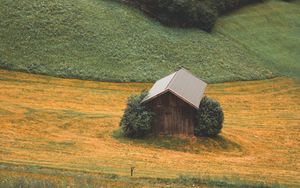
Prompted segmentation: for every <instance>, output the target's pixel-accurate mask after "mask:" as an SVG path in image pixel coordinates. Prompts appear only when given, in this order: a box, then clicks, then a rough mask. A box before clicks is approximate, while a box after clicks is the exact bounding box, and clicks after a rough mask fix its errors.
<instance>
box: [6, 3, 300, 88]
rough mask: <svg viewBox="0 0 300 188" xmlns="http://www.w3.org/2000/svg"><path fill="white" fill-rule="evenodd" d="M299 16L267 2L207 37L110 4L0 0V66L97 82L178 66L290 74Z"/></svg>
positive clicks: (236, 73) (287, 6)
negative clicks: (163, 24) (0, 0)
mask: <svg viewBox="0 0 300 188" xmlns="http://www.w3.org/2000/svg"><path fill="white" fill-rule="evenodd" d="M299 16H300V6H299V3H285V2H277V1H270V2H267V3H265V4H262V5H255V6H251V7H250V8H249V7H246V8H243V9H241V10H240V11H238V12H236V13H235V14H233V15H229V16H226V17H224V18H222V19H220V21H219V22H218V23H217V26H216V27H215V29H214V31H213V33H212V34H208V33H205V32H203V31H200V30H198V29H176V28H167V27H164V26H162V25H160V24H159V23H158V22H155V21H153V20H152V19H150V18H147V17H146V16H145V15H144V14H142V13H141V12H140V11H138V10H135V9H134V8H130V7H128V6H125V5H122V4H121V3H119V2H116V1H108V0H83V1H75V0H65V1H56V0H50V1H40V0H33V1H29V0H23V1H17V2H16V1H11V0H3V1H2V2H1V4H0V67H2V68H6V69H12V70H20V71H26V72H31V73H39V74H47V75H54V76H60V77H74V78H81V79H93V80H105V81H153V80H156V79H158V78H159V77H161V76H163V75H165V74H167V73H170V72H172V71H174V70H176V69H178V68H179V67H181V66H184V67H186V68H188V69H190V70H192V72H194V73H195V74H197V75H198V76H200V77H201V78H203V79H205V80H207V81H209V82H224V81H233V80H253V79H264V78H269V77H273V76H276V75H288V76H289V75H291V76H295V75H296V74H297V72H299V60H300V58H299V55H298V53H297V52H298V51H300V45H299V40H300V39H299V38H300V37H299V27H300V23H299V19H298V18H299ZM279 31H281V32H279ZM296 76H297V75H296Z"/></svg>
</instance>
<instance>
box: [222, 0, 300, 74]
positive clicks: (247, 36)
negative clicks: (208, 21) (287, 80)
mask: <svg viewBox="0 0 300 188" xmlns="http://www.w3.org/2000/svg"><path fill="white" fill-rule="evenodd" d="M293 2H294V3H286V2H284V1H270V2H268V3H264V4H261V5H259V6H249V7H247V8H243V9H241V10H238V11H236V12H235V13H234V14H232V15H230V16H226V17H223V19H221V20H220V21H219V23H218V26H217V27H216V28H217V29H216V32H218V33H221V34H224V36H225V37H226V38H231V39H232V40H233V41H235V42H237V43H239V44H240V45H242V46H244V47H245V49H247V50H249V51H251V52H253V53H254V54H256V55H257V56H258V57H260V58H262V59H263V62H264V65H265V66H266V67H268V68H270V69H271V70H273V71H276V70H278V71H279V72H280V73H281V74H282V75H287V76H292V77H294V78H300V74H299V73H300V53H299V52H300V19H299V18H300V1H293Z"/></svg>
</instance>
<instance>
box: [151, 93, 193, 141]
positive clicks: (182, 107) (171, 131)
mask: <svg viewBox="0 0 300 188" xmlns="http://www.w3.org/2000/svg"><path fill="white" fill-rule="evenodd" d="M148 105H149V106H150V108H151V109H152V110H153V111H154V113H155V116H154V118H153V122H152V127H153V133H154V134H162V135H183V136H194V122H195V120H194V117H195V116H194V114H195V109H194V108H193V107H191V106H190V105H189V104H187V103H185V102H184V101H182V100H181V99H179V98H178V97H177V96H175V95H173V94H172V93H170V92H168V93H165V94H163V95H161V96H159V97H157V98H155V99H154V100H152V101H150V102H149V103H148Z"/></svg>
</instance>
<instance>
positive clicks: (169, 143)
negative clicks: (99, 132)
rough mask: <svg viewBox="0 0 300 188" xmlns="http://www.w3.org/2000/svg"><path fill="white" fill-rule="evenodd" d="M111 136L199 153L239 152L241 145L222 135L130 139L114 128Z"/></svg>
mask: <svg viewBox="0 0 300 188" xmlns="http://www.w3.org/2000/svg"><path fill="white" fill-rule="evenodd" d="M112 136H113V138H115V139H116V140H118V141H119V142H122V143H126V144H136V145H141V146H143V147H155V148H161V149H168V150H175V151H182V152H189V153H197V154H198V153H201V152H204V151H208V152H209V151H213V152H232V151H235V152H241V151H242V147H241V146H240V145H239V144H238V143H236V142H234V141H232V140H230V139H228V138H226V137H224V136H222V135H219V136H216V137H199V138H184V137H172V136H148V137H146V138H143V139H131V138H126V137H124V135H123V134H122V130H120V129H119V130H116V131H114V132H113V135H112Z"/></svg>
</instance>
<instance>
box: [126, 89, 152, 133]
mask: <svg viewBox="0 0 300 188" xmlns="http://www.w3.org/2000/svg"><path fill="white" fill-rule="evenodd" d="M146 95H147V92H142V93H141V94H140V95H134V96H131V97H129V99H128V101H127V108H126V109H125V112H124V115H123V117H122V120H121V122H120V126H121V129H122V131H123V133H124V136H126V137H129V138H142V137H144V136H146V135H148V134H150V133H151V120H152V117H153V112H151V111H150V110H149V109H148V108H147V107H146V106H144V105H143V104H141V101H142V100H143V99H144V97H145V96H146Z"/></svg>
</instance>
